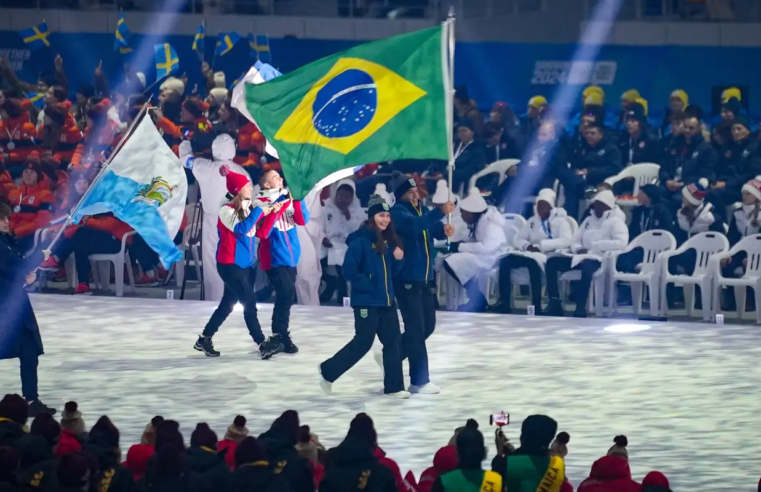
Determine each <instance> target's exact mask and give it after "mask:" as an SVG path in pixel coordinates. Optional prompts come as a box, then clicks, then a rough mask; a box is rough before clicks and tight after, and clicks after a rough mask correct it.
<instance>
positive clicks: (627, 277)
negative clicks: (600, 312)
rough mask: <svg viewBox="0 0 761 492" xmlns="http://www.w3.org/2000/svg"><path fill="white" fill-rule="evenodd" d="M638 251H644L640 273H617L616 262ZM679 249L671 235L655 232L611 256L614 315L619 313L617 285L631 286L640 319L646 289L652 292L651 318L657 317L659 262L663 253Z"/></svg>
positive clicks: (639, 238)
mask: <svg viewBox="0 0 761 492" xmlns="http://www.w3.org/2000/svg"><path fill="white" fill-rule="evenodd" d="M635 248H642V249H643V255H642V263H640V264H639V265H637V273H625V272H619V271H618V270H617V269H616V260H617V259H618V257H619V256H620V255H622V254H624V253H628V252H630V251H632V250H634V249H635ZM675 248H676V239H675V238H674V235H673V234H671V233H670V232H668V231H661V230H653V231H647V232H644V233H642V234H640V235H639V236H637V237H635V238H634V240H633V241H632V242H631V243H629V246H627V247H626V249H624V250H623V251H616V252H614V253H612V254H611V256H610V275H609V282H610V287H609V288H608V292H610V295H611V299H610V309H611V312H612V313H615V312H616V301H617V296H616V284H617V283H618V282H629V283H630V285H631V289H632V301H633V302H634V314H635V315H637V316H639V314H640V312H641V311H642V294H643V292H644V289H643V288H642V287H643V286H644V285H647V286H648V288H649V289H650V314H651V315H652V316H658V313H659V308H658V300H659V299H660V294H659V292H658V286H659V285H660V274H661V266H660V263H659V262H658V255H659V254H660V253H663V252H664V251H671V250H673V249H675Z"/></svg>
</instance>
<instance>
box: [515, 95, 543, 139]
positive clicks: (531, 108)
mask: <svg viewBox="0 0 761 492" xmlns="http://www.w3.org/2000/svg"><path fill="white" fill-rule="evenodd" d="M546 108H547V98H546V97H544V96H534V97H532V98H531V99H529V100H528V109H527V111H526V114H525V115H523V116H521V119H520V126H521V129H522V130H523V138H524V141H525V142H531V141H532V140H533V139H534V135H535V134H536V132H537V130H538V129H539V125H541V123H542V117H543V116H544V112H545V109H546Z"/></svg>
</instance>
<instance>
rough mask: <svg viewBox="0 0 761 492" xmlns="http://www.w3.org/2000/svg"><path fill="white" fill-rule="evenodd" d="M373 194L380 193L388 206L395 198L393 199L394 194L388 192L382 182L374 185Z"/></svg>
mask: <svg viewBox="0 0 761 492" xmlns="http://www.w3.org/2000/svg"><path fill="white" fill-rule="evenodd" d="M373 195H380V196H382V197H383V199H384V200H386V203H388V204H389V206H392V205H393V204H394V202H396V200H394V196H393V195H392V194H391V193H389V192H388V191H387V189H386V185H385V184H384V183H378V184H377V185H375V191H374V192H373Z"/></svg>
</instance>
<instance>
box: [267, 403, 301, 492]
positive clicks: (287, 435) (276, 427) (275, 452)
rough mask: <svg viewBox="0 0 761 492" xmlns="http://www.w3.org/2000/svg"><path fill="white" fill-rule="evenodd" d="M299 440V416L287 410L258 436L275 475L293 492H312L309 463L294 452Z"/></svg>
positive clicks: (293, 411)
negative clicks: (278, 475)
mask: <svg viewBox="0 0 761 492" xmlns="http://www.w3.org/2000/svg"><path fill="white" fill-rule="evenodd" d="M298 440H299V414H298V413H297V412H296V411H295V410H287V411H285V412H283V414H282V415H281V416H280V417H278V418H277V419H276V420H275V422H273V424H272V427H270V429H269V430H268V431H267V432H265V433H264V434H262V435H261V436H259V441H261V443H262V444H263V445H264V446H265V449H266V450H267V456H268V457H269V459H270V461H271V462H272V463H273V465H274V466H275V473H276V474H282V476H283V477H284V478H285V479H286V480H287V481H288V483H289V484H290V486H291V488H292V489H293V491H294V492H307V491H309V492H312V491H314V482H313V480H312V470H311V469H310V468H309V463H308V461H307V460H305V459H304V458H301V457H300V456H299V455H298V453H297V452H296V447H295V446H296V443H298Z"/></svg>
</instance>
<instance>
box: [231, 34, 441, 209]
mask: <svg viewBox="0 0 761 492" xmlns="http://www.w3.org/2000/svg"><path fill="white" fill-rule="evenodd" d="M444 29H445V28H444V27H443V26H439V27H434V28H430V29H425V30H422V31H417V32H413V33H408V34H402V35H400V36H395V37H392V38H389V39H385V40H381V41H375V42H372V43H368V44H364V45H361V46H357V47H356V48H352V49H350V50H347V51H344V52H343V53H338V54H336V55H333V56H329V57H327V58H323V59H322V60H318V61H316V62H314V63H310V64H309V65H305V66H303V67H301V68H300V69H298V70H296V71H294V72H292V73H290V74H287V75H283V76H282V77H277V78H275V79H273V80H270V81H268V82H266V83H263V84H258V85H256V84H252V83H246V84H245V85H244V88H245V99H244V101H243V104H245V108H246V109H247V111H246V113H249V114H250V115H251V116H252V120H253V121H255V122H256V124H257V126H259V128H260V129H261V131H262V133H263V134H264V136H265V137H266V138H267V141H268V142H269V143H270V144H271V145H272V146H273V147H274V148H275V149H276V150H277V153H278V155H279V157H280V162H281V164H282V166H283V173H284V174H285V178H286V180H287V181H288V187H289V188H290V190H291V192H292V193H293V196H294V197H295V198H297V199H298V198H302V197H304V196H305V195H306V194H307V193H308V192H309V191H310V190H311V189H312V188H313V187H314V186H315V185H316V184H317V183H318V182H319V181H320V180H322V179H323V178H326V177H327V176H329V175H331V174H333V173H334V172H336V171H342V170H347V169H352V168H356V167H357V166H362V165H364V164H369V163H374V162H383V161H392V160H398V159H441V160H447V159H448V158H449V150H448V149H449V147H448V146H449V139H450V136H449V133H448V131H447V117H446V98H447V97H448V96H447V91H448V78H447V76H446V75H445V73H446V71H447V52H446V43H445V42H442V41H443V40H442V37H443V36H444ZM244 114H245V113H244Z"/></svg>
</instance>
